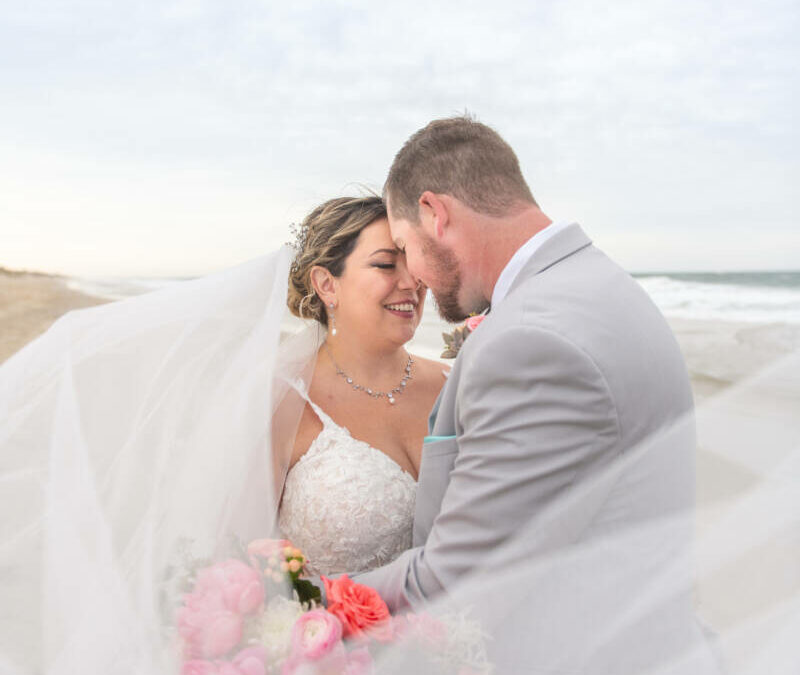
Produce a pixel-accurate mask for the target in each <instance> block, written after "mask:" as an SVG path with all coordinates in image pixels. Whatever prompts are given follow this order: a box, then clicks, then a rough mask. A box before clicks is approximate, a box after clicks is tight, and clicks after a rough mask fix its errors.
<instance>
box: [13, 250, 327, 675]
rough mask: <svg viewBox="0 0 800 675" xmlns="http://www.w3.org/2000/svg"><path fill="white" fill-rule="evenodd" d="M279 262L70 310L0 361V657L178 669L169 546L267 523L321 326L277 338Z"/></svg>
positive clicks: (208, 544) (216, 539)
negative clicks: (298, 388)
mask: <svg viewBox="0 0 800 675" xmlns="http://www.w3.org/2000/svg"><path fill="white" fill-rule="evenodd" d="M289 261H290V254H289V251H288V250H287V249H281V250H280V251H277V252H275V253H273V254H270V255H267V256H264V257H262V258H259V259H257V260H254V261H252V262H249V263H246V264H244V265H241V266H238V267H236V268H234V269H230V270H227V271H224V272H222V273H219V274H214V275H211V276H209V277H205V278H202V279H199V280H195V281H189V282H184V283H179V284H177V285H176V286H175V287H170V288H168V289H166V290H161V291H158V292H155V293H150V294H147V295H143V296H139V297H136V298H132V299H129V300H125V301H122V302H117V303H113V304H110V305H104V306H100V307H97V308H92V309H89V310H83V311H78V312H73V313H70V314H68V315H66V316H65V317H63V318H62V319H60V320H59V321H58V322H57V323H56V324H55V325H54V326H53V327H52V328H51V330H50V331H49V332H48V333H46V334H45V335H44V336H42V337H41V338H40V339H38V340H37V341H35V342H34V343H32V344H31V345H29V346H28V347H26V348H25V349H23V350H22V351H21V352H20V353H19V354H17V355H15V356H14V357H12V358H11V359H10V360H9V361H8V362H7V363H5V364H4V365H3V366H2V369H0V411H1V413H2V429H0V458H1V459H0V462H1V463H0V469H1V470H2V473H1V474H0V486H2V497H0V499H2V502H1V503H0V513H2V516H1V517H0V518H1V519H2V526H0V527H2V530H1V531H2V549H0V576H2V582H0V584H1V585H2V597H0V642H1V643H2V649H0V664H2V665H0V672H5V671H9V672H13V673H17V672H20V673H33V672H47V673H103V672H125V673H140V672H141V673H157V672H176V670H177V668H176V666H175V664H174V663H173V662H172V660H171V658H172V651H171V649H170V646H169V624H170V622H171V616H172V609H171V608H172V607H173V606H174V601H175V599H176V597H175V593H176V592H177V591H176V589H175V588H173V586H174V583H173V582H174V581H175V579H176V577H177V576H178V568H179V566H180V565H181V563H182V561H184V560H185V559H187V558H198V559H204V558H205V559H208V558H213V557H214V556H219V555H221V554H222V553H224V551H225V549H226V547H227V546H229V545H230V544H231V542H232V541H234V540H238V541H243V542H246V541H249V540H250V539H252V538H255V537H263V536H268V535H270V534H271V533H272V528H273V525H274V522H275V513H276V505H277V502H278V499H279V493H278V490H277V489H276V486H280V485H281V484H282V481H283V475H284V473H285V470H286V466H287V464H288V457H289V454H288V450H289V449H290V446H289V444H290V442H291V441H292V440H293V438H294V431H295V429H296V426H297V422H298V421H299V416H300V413H301V411H302V400H301V399H300V398H299V397H295V396H292V395H287V392H288V391H294V390H293V389H291V388H290V387H289V386H288V384H287V383H288V382H289V381H291V380H293V379H296V378H301V379H302V378H304V377H306V378H307V377H310V374H311V372H312V371H313V365H314V358H315V355H316V349H317V345H318V343H319V340H320V337H321V336H320V332H319V331H318V330H315V329H314V328H310V329H309V330H307V331H304V332H303V333H301V334H299V335H292V336H289V337H288V338H286V337H285V339H284V340H283V341H281V321H282V319H284V317H285V314H286V311H287V310H286V289H287V287H286V278H287V273H288V265H289ZM276 412H277V413H278V414H276ZM272 426H274V429H272V428H271V427H272ZM271 432H274V436H275V438H274V440H273V439H271V436H272V435H273V434H272V433H271ZM173 570H174V573H173V572H172V571H173Z"/></svg>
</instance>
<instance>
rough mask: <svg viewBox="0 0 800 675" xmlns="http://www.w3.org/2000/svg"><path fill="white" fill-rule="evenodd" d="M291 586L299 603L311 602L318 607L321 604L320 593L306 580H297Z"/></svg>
mask: <svg viewBox="0 0 800 675" xmlns="http://www.w3.org/2000/svg"><path fill="white" fill-rule="evenodd" d="M292 585H293V586H294V590H295V591H297V597H298V598H299V599H300V602H311V601H312V600H313V601H314V602H316V603H317V604H318V605H320V604H322V593H321V591H320V590H319V588H317V587H316V586H315V585H314V584H312V583H311V582H310V581H309V580H308V579H298V580H297V581H295V582H294V584H292Z"/></svg>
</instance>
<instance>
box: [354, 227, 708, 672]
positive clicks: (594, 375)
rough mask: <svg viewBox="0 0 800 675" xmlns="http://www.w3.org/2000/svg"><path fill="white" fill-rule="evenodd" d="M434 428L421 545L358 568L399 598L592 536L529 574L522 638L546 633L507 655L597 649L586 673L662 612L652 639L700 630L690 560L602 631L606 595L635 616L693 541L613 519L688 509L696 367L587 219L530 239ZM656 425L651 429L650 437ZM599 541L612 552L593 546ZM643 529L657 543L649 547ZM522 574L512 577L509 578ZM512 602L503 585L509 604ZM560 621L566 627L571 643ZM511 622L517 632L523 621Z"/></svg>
mask: <svg viewBox="0 0 800 675" xmlns="http://www.w3.org/2000/svg"><path fill="white" fill-rule="evenodd" d="M667 430H670V432H669V433H668V434H667V433H666V432H667ZM430 433H431V435H432V436H437V437H445V438H444V439H443V440H438V441H435V442H432V443H429V444H426V445H425V447H424V449H423V454H422V464H421V468H420V476H419V487H418V494H417V505H416V514H415V522H414V547H415V548H413V549H411V550H409V551H407V552H405V553H404V554H403V555H402V556H400V558H398V559H397V560H395V561H394V562H393V563H391V564H389V565H387V566H385V567H382V568H379V569H376V570H373V571H370V572H367V573H364V574H360V575H356V576H355V577H354V578H355V580H356V581H358V582H359V583H364V584H367V585H369V586H372V587H374V588H375V589H377V590H378V591H379V592H380V594H381V595H382V596H383V598H384V599H385V600H386V601H387V603H388V605H389V607H390V609H392V610H394V609H399V608H403V607H406V606H409V605H410V606H412V607H413V606H417V605H420V604H421V603H422V601H424V600H429V599H431V598H435V597H436V596H438V595H439V594H442V593H443V592H448V593H450V592H452V593H453V594H454V595H458V594H459V593H468V592H469V593H470V594H472V593H474V591H475V589H472V590H471V591H467V590H462V589H460V588H459V589H456V586H457V584H460V583H462V582H463V583H465V584H466V585H467V586H468V585H469V580H470V578H472V577H473V576H474V574H473V573H476V572H478V571H479V570H481V569H487V568H489V567H491V566H497V565H498V564H500V565H507V566H509V565H513V564H514V563H515V562H520V561H522V562H524V561H532V560H536V559H538V558H540V559H546V558H548V556H550V557H552V556H558V555H559V554H560V552H563V551H564V550H569V549H574V548H575V547H576V546H586V550H587V554H586V555H584V556H577V558H578V559H579V560H580V559H581V558H583V559H584V560H583V562H579V563H570V564H571V565H572V567H570V566H569V565H567V564H566V563H565V564H563V565H562V564H559V565H558V566H557V567H558V572H557V573H555V574H554V573H550V574H549V575H546V580H544V581H542V582H541V583H539V582H537V583H536V584H535V588H536V590H535V591H534V590H533V586H532V587H531V588H529V589H528V591H529V593H528V597H529V599H528V601H527V602H526V607H527V608H528V609H527V610H526V611H525V613H524V615H523V616H522V617H521V619H520V625H521V626H522V627H524V630H523V633H522V634H520V635H519V636H517V637H514V638H513V640H514V641H516V642H518V641H520V640H521V641H523V642H527V643H531V642H532V640H531V636H535V637H537V638H538V639H534V640H533V642H537V643H538V646H536V647H531V649H532V651H531V649H528V647H526V648H525V649H524V650H522V651H524V652H525V653H524V654H523V653H521V652H520V649H519V648H518V646H515V647H514V649H513V650H511V651H512V652H515V657H514V658H508V657H509V651H508V650H505V651H504V650H502V649H501V652H502V653H499V654H498V653H497V652H496V653H495V655H494V656H495V657H496V658H499V659H500V660H501V661H504V663H503V672H514V671H515V670H516V669H518V668H520V669H521V670H520V672H539V670H541V672H551V670H555V671H557V672H559V673H561V672H570V673H571V672H583V670H582V669H583V668H584V667H589V666H588V665H587V664H591V667H589V672H595V673H596V672H604V671H603V670H601V668H602V667H603V664H606V665H608V667H609V669H610V671H609V672H611V671H615V672H626V670H625V668H624V667H622V666H621V665H620V664H619V663H618V662H617V660H616V659H617V657H618V650H619V649H623V650H627V646H623V642H624V643H625V645H627V644H628V643H629V642H631V641H633V642H635V641H636V640H639V641H642V642H643V644H644V643H646V642H648V640H647V638H648V636H649V635H650V633H648V632H647V630H648V627H649V628H653V627H654V626H655V627H657V630H658V631H661V633H663V634H665V635H666V636H667V637H665V638H664V640H663V642H664V644H663V645H659V646H658V647H657V648H656V650H657V651H661V650H666V651H665V654H666V655H668V654H669V653H670V650H680V651H683V650H686V649H692V648H693V647H692V645H693V644H694V642H695V641H696V639H697V637H698V636H697V633H696V632H695V628H696V627H695V625H694V624H693V622H692V621H691V618H690V617H691V600H690V597H689V589H688V586H687V587H686V588H684V586H683V585H682V584H684V583H686V581H687V580H686V578H685V577H684V575H679V576H680V578H681V582H680V583H681V585H680V587H679V586H678V585H676V586H675V587H674V588H670V589H669V591H666V588H664V589H660V588H659V589H657V590H660V591H665V592H663V595H664V597H663V598H662V599H661V600H660V601H658V602H657V603H656V601H654V604H656V607H655V609H656V610H658V611H655V612H654V608H653V607H648V608H647V610H645V613H647V614H648V615H649V616H650V617H651V618H650V619H649V620H648V621H643V620H638V619H637V620H634V619H630V620H629V621H628V622H627V623H626V626H627V627H623V628H620V629H619V630H610V631H609V632H610V633H611V636H610V637H609V638H608V639H605V640H600V643H602V644H600V643H598V639H597V637H596V629H597V627H598V626H602V625H604V622H606V621H607V620H608V618H609V617H608V616H607V614H608V613H609V611H610V608H611V607H613V608H615V609H619V610H620V611H622V607H623V606H624V605H625V604H626V602H630V603H631V605H632V607H631V612H632V615H633V616H636V613H635V611H633V605H634V604H635V603H636V602H637V597H639V594H641V593H645V592H647V590H648V583H649V582H650V581H651V580H652V578H653V577H652V575H653V574H656V571H655V570H656V569H658V566H659V565H663V566H668V565H672V564H674V561H675V559H676V557H679V556H680V555H681V554H682V553H683V552H684V551H685V548H684V547H685V545H686V543H687V542H688V540H689V537H690V531H688V528H687V527H685V526H681V527H678V528H677V529H676V530H675V532H672V530H670V532H671V533H672V534H671V536H670V537H661V536H660V535H659V536H658V540H659V544H658V546H657V547H653V546H652V544H651V543H650V542H645V543H644V544H642V542H641V540H636V541H634V542H631V541H628V540H627V538H625V537H623V536H621V534H620V533H623V532H627V531H630V532H637V531H644V532H647V531H652V527H651V525H650V524H651V523H663V522H664V518H665V517H666V516H668V515H669V514H677V513H684V514H685V513H687V512H689V511H690V509H691V507H692V504H693V494H694V464H693V457H694V442H695V438H694V423H693V401H692V393H691V390H690V386H689V380H688V376H687V373H686V368H685V365H684V361H683V358H682V356H681V353H680V351H679V348H678V345H677V343H676V340H675V338H674V336H673V334H672V332H671V331H670V329H669V327H668V326H667V323H666V321H665V320H664V318H663V317H662V315H661V314H660V312H659V311H658V309H657V308H656V307H655V306H654V305H653V303H652V301H651V300H650V298H649V297H648V296H647V295H646V294H645V292H644V291H643V290H642V289H641V287H640V286H639V284H638V283H637V282H636V281H635V280H634V279H632V278H631V277H630V275H629V274H627V273H626V272H625V271H624V270H622V269H621V268H619V267H618V266H617V265H616V264H615V263H614V262H612V261H611V260H610V259H609V258H608V257H607V256H606V255H604V254H603V253H602V252H601V251H599V250H598V249H597V248H595V247H594V246H593V245H592V243H591V241H590V240H589V238H588V237H587V236H586V234H585V233H584V232H583V231H582V230H581V228H580V227H579V226H578V225H577V224H573V225H570V226H568V227H567V228H566V229H564V230H563V231H561V232H560V233H558V234H556V235H554V236H553V237H552V238H551V239H549V240H548V241H546V242H545V243H544V244H543V245H542V247H541V248H540V249H539V250H537V251H536V252H535V253H534V254H533V256H532V257H531V259H530V260H529V261H528V262H527V263H526V265H525V266H524V268H523V269H522V270H521V271H520V273H519V275H518V276H517V278H516V279H515V281H514V283H513V285H512V287H511V289H510V290H509V292H508V295H507V296H506V298H505V299H504V300H503V301H502V302H501V303H500V304H499V305H498V306H497V307H493V308H492V311H491V313H490V314H489V315H488V316H487V318H486V319H485V320H484V321H483V323H482V324H481V325H480V326H479V327H478V328H477V329H476V331H475V332H474V333H473V334H471V335H470V336H469V338H468V339H467V341H466V342H465V343H464V346H463V347H462V349H461V352H460V353H459V355H458V358H457V359H456V360H455V363H454V365H453V369H452V371H451V373H450V376H449V378H448V381H447V383H446V385H445V387H444V388H443V390H442V392H441V395H440V396H439V399H438V400H437V403H436V406H435V408H434V411H433V413H432V415H431V418H430ZM654 436H655V437H658V438H659V441H658V442H657V443H652V442H650V441H648V439H649V438H652V437H654ZM643 448H644V449H643ZM637 526H640V527H639V528H638V530H637ZM648 528H650V529H649V530H648ZM673 538H674V541H672V540H671V539H673ZM634 539H635V537H634ZM605 540H608V541H610V542H611V543H610V544H609V550H608V552H607V554H598V553H597V550H598V548H597V547H595V548H593V549H592V548H590V544H591V542H594V541H605ZM621 542H624V543H621ZM637 542H638V543H637ZM640 545H643V546H644V547H645V548H648V551H647V552H646V555H644V559H642V554H643V552H642V550H641V548H640V547H639V546H640ZM653 548H657V549H658V550H649V549H653ZM600 549H602V547H600ZM498 556H500V557H498ZM609 556H610V558H609ZM617 561H618V562H619V564H618V562H617ZM497 569H498V570H499V569H500V567H497ZM687 574H688V572H687ZM478 578H481V577H480V575H478ZM482 578H483V580H484V583H485V582H486V580H487V579H490V578H492V577H491V576H489V575H486V574H484V575H483V577H482ZM531 583H532V582H531ZM514 585H515V579H514V578H513V576H512V577H510V578H508V579H507V586H506V589H505V591H503V592H505V593H508V592H509V589H510V588H513V587H514ZM497 590H498V592H500V589H497ZM650 590H652V589H650ZM523 592H524V591H523ZM475 597H477V598H479V595H478V596H475ZM477 602H478V603H483V602H484V600H481V599H480V598H479V599H478V600H477ZM513 606H515V603H512V602H511V601H510V597H508V596H506V605H505V607H506V608H507V609H510V608H511V607H513ZM509 618H510V617H507V616H506V617H502V618H500V617H498V621H502V622H503V625H507V624H508V619H509ZM553 624H555V625H557V626H562V627H563V626H565V625H567V626H569V631H568V632H569V634H570V638H569V642H570V643H572V644H571V647H569V648H568V647H567V646H564V640H565V635H564V634H563V632H559V631H558V629H554V628H553ZM490 630H491V627H490ZM521 630H522V628H521ZM554 631H555V632H554ZM593 631H594V633H593ZM642 631H645V632H644V633H642ZM623 633H624V641H622V640H621V636H622V634H623ZM675 634H679V635H677V636H676V635H675ZM503 635H504V636H505V637H506V638H507V639H506V642H508V638H509V636H513V631H509V630H508V629H507V628H504V630H503ZM670 635H671V636H672V637H669V636H670ZM501 642H502V640H501ZM516 642H514V644H516ZM576 644H581V649H580V651H582V653H581V654H580V655H577V656H576V655H575V649H574V648H575V645H576ZM554 645H562V646H563V648H561V647H558V648H556V647H555V646H554ZM590 645H591V646H590ZM652 649H653V647H652V646H650V645H648V647H647V649H646V650H645V651H646V652H647V653H646V654H643V655H642V656H641V658H639V657H631V659H632V663H633V664H634V665H632V666H631V667H632V668H633V669H634V670H632V671H631V672H635V668H639V667H641V666H643V665H644V663H643V662H642V658H644V659H645V660H647V659H652V657H653V655H652V653H651V650H652ZM570 650H572V651H570ZM565 652H570V653H571V654H572V656H570V657H569V658H567V657H566V656H565V655H564V653H565ZM608 652H610V653H608ZM671 653H675V652H674V651H672V652H671ZM609 659H610V660H609ZM637 659H638V660H637ZM521 663H525V664H526V665H525V667H524V668H523V667H522V666H520V665H519V664H521ZM534 665H535V666H536V667H534ZM697 672H703V671H702V670H698V671H697Z"/></svg>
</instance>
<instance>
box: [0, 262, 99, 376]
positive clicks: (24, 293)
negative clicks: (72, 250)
mask: <svg viewBox="0 0 800 675" xmlns="http://www.w3.org/2000/svg"><path fill="white" fill-rule="evenodd" d="M104 302H106V300H102V299H100V298H94V297H92V296H89V295H85V294H83V293H78V292H77V291H73V290H71V289H69V288H68V287H67V280H66V279H65V278H64V277H59V276H53V275H48V274H39V273H36V272H16V271H10V270H6V269H3V268H0V362H3V361H5V360H6V359H7V358H8V357H9V356H11V355H12V354H13V353H14V352H16V351H18V350H19V349H21V348H22V347H23V346H25V345H26V344H27V343H28V342H30V341H31V340H33V339H34V338H35V337H37V336H39V335H41V334H42V333H44V332H45V331H46V330H47V329H48V328H49V327H50V326H51V325H52V323H53V322H54V321H55V320H56V319H57V318H58V317H60V316H61V315H62V314H64V313H65V312H68V311H69V310H71V309H79V308H81V307H91V306H92V305H98V304H101V303H104Z"/></svg>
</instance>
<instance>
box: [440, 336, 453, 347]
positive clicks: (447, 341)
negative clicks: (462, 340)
mask: <svg viewBox="0 0 800 675" xmlns="http://www.w3.org/2000/svg"><path fill="white" fill-rule="evenodd" d="M442 337H443V338H444V343H445V344H446V345H447V346H448V347H449V346H450V345H452V344H453V336H452V335H450V333H442Z"/></svg>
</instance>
